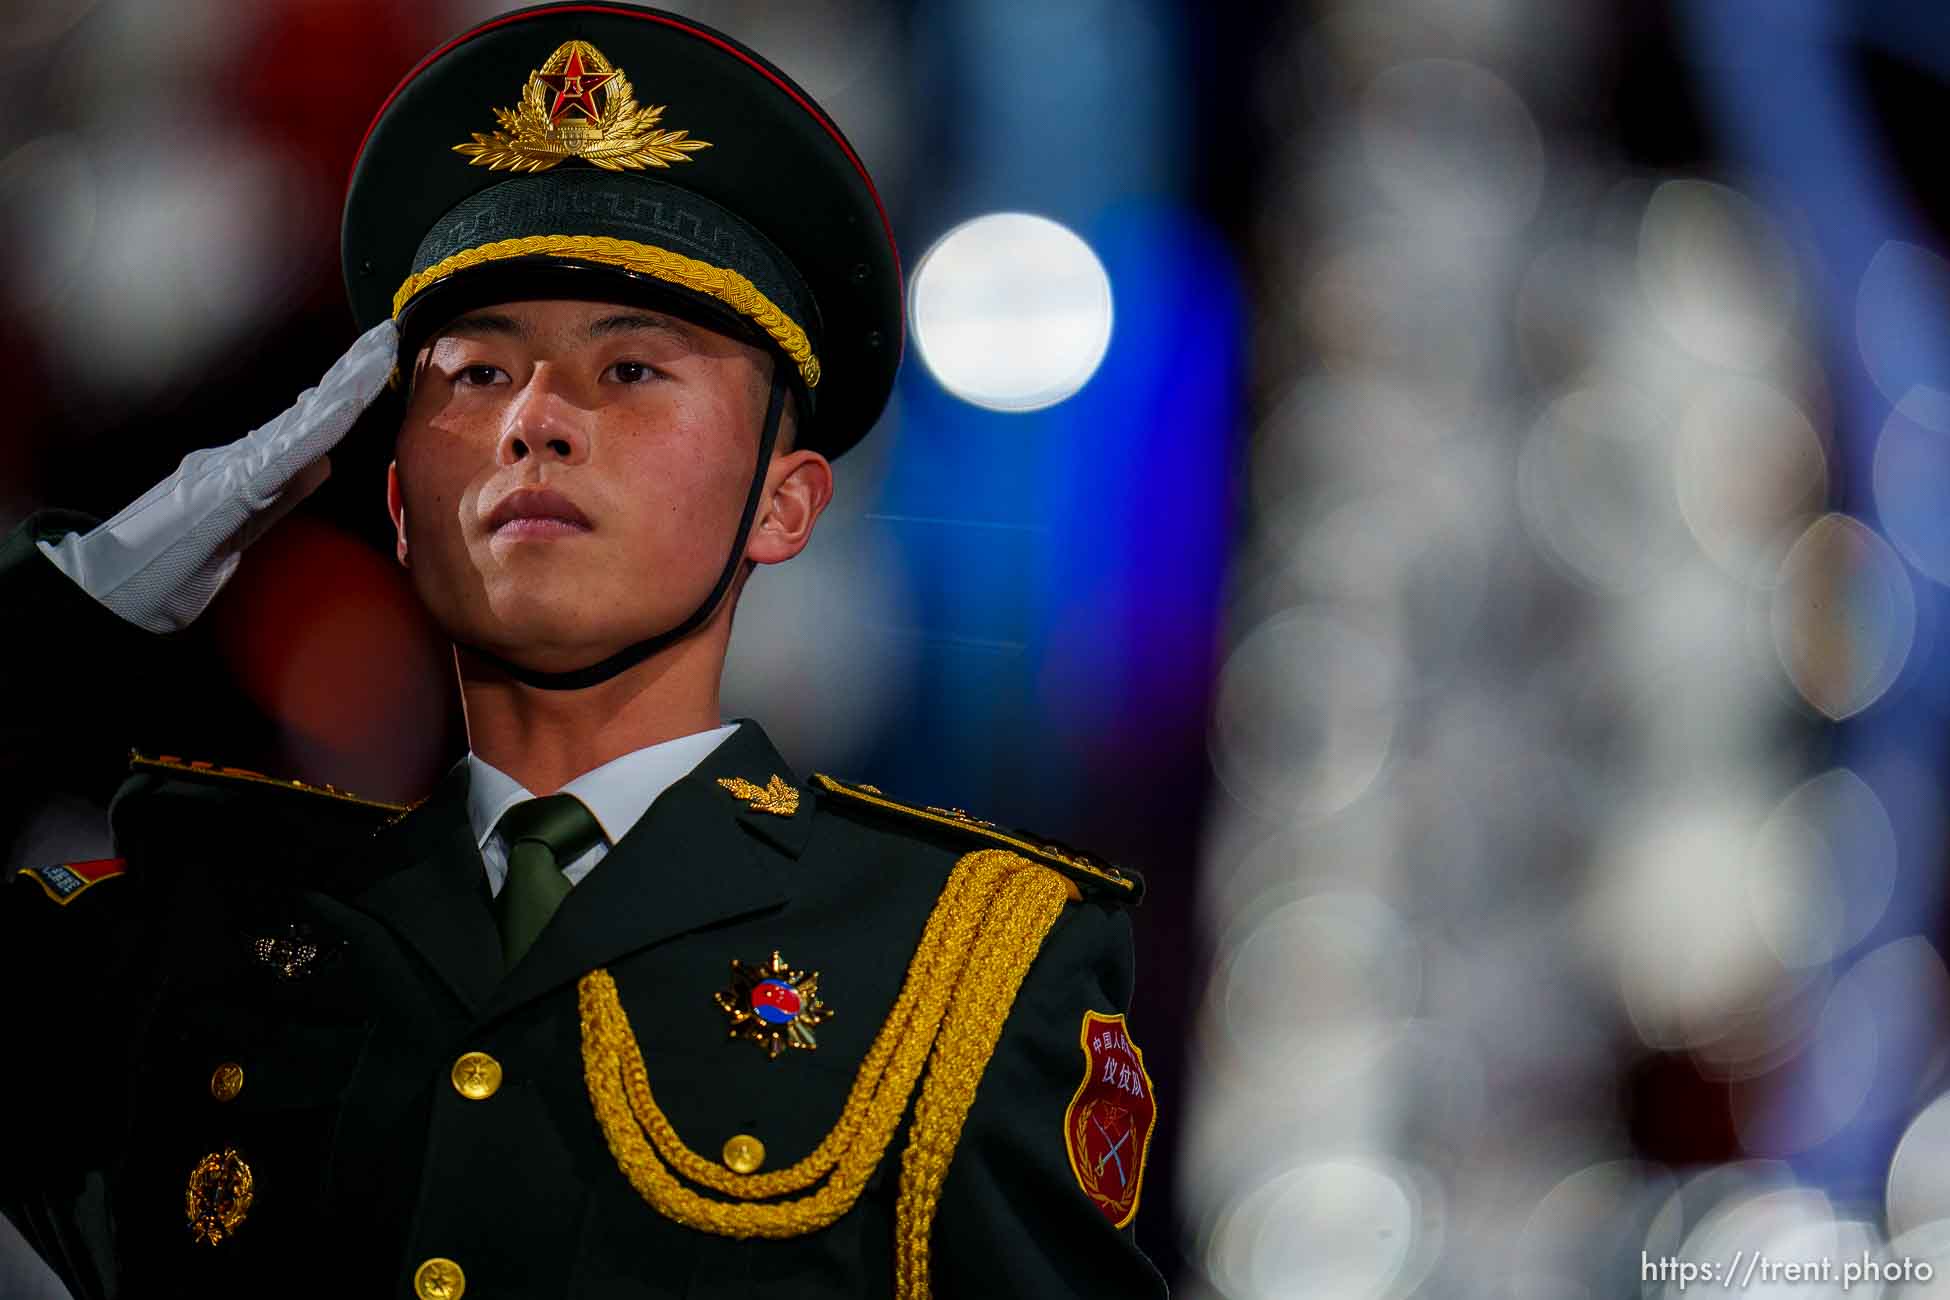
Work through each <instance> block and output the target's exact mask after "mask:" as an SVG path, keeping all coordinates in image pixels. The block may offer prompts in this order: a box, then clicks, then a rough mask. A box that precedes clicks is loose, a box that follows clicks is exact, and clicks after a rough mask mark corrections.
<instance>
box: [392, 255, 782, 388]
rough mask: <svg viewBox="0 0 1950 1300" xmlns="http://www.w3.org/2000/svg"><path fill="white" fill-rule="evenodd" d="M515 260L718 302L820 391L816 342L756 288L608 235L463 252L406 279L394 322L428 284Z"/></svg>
mask: <svg viewBox="0 0 1950 1300" xmlns="http://www.w3.org/2000/svg"><path fill="white" fill-rule="evenodd" d="M514 257H572V258H574V259H575V260H577V261H579V262H599V263H601V264H602V265H604V266H614V267H620V268H621V269H623V270H625V271H635V272H637V273H638V274H639V275H648V276H654V277H655V278H657V279H659V280H662V281H664V282H665V283H666V284H674V285H677V286H678V287H680V288H684V289H690V290H692V291H694V292H697V293H701V294H704V295H705V296H706V297H709V298H716V299H717V300H718V301H719V302H721V303H723V304H724V305H725V306H727V307H729V308H731V309H732V310H733V311H735V312H737V313H738V314H739V315H740V316H743V317H745V318H746V319H747V320H749V321H751V322H752V323H753V324H754V325H756V326H758V327H759V328H760V329H762V330H764V331H765V332H766V334H768V335H770V336H771V338H772V341H773V342H774V343H777V344H778V345H779V348H780V350H781V351H783V352H784V353H785V354H786V356H787V357H789V358H791V360H792V363H793V364H794V365H796V366H798V367H799V378H800V379H802V380H804V381H805V384H806V387H807V388H817V387H819V358H818V357H816V356H814V355H813V349H812V340H810V339H808V338H807V337H806V331H805V330H804V329H802V328H801V327H800V325H799V323H798V322H797V321H795V320H793V319H792V317H790V316H788V315H786V314H785V313H784V312H783V311H781V310H780V309H779V307H778V304H776V303H774V302H773V301H772V300H771V299H770V298H767V297H766V296H765V295H764V294H763V293H761V292H759V289H758V286H757V285H755V284H753V283H752V282H751V281H750V280H748V279H746V278H745V277H744V276H743V275H740V274H739V273H738V272H736V271H734V270H732V269H731V268H730V267H725V266H713V265H712V264H711V263H709V262H701V261H699V260H698V259H697V258H695V257H685V256H684V255H683V254H682V253H673V252H671V251H670V250H669V249H667V248H658V247H657V246H656V245H654V244H639V243H636V242H635V241H633V240H629V239H614V238H611V237H610V236H608V235H523V236H521V237H520V238H517V239H497V240H495V241H494V242H493V243H490V244H482V245H480V246H479V247H477V248H463V249H462V250H461V251H460V252H458V253H451V254H449V255H448V256H446V257H443V258H441V259H440V260H439V261H438V262H435V263H434V264H433V265H432V266H429V267H428V268H427V269H426V270H424V271H421V272H420V273H418V274H417V275H410V276H408V277H407V278H406V283H404V284H402V285H400V287H399V291H398V292H397V293H395V294H394V295H393V319H395V320H398V319H399V314H400V310H401V308H403V307H405V306H406V304H407V303H408V301H410V300H411V299H412V298H413V296H414V295H415V294H417V293H419V292H420V291H421V290H422V289H425V288H427V287H428V286H429V285H433V284H437V283H439V282H440V281H441V280H444V279H446V278H447V277H448V276H450V275H453V274H455V273H457V272H460V271H465V270H467V269H468V268H470V267H475V266H480V265H482V264H483V263H485V262H501V261H506V260H508V259H509V258H514Z"/></svg>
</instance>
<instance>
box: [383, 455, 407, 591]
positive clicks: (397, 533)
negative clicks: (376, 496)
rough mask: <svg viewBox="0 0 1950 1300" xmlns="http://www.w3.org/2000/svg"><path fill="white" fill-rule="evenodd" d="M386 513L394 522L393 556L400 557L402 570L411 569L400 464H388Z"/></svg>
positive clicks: (392, 462)
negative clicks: (400, 488) (400, 489)
mask: <svg viewBox="0 0 1950 1300" xmlns="http://www.w3.org/2000/svg"><path fill="white" fill-rule="evenodd" d="M386 513H387V514H388V515H389V516H391V518H392V521H393V554H394V555H396V556H398V557H399V564H400V567H401V568H402V569H405V568H410V567H411V566H410V565H408V564H407V562H406V502H405V500H404V499H403V498H402V497H401V496H400V491H399V462H398V461H396V460H394V461H388V462H386Z"/></svg>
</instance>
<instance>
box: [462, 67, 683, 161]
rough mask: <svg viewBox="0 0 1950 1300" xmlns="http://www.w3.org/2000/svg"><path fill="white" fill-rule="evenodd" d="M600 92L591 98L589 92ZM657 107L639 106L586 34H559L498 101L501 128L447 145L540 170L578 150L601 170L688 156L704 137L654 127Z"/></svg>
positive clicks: (480, 158)
mask: <svg viewBox="0 0 1950 1300" xmlns="http://www.w3.org/2000/svg"><path fill="white" fill-rule="evenodd" d="M597 91H601V92H602V94H603V102H602V106H601V107H600V108H598V107H597V106H596V92H597ZM663 115H664V107H663V105H661V104H652V105H650V106H649V107H647V108H645V107H640V106H639V105H638V104H637V102H636V92H635V91H634V90H632V89H631V87H630V79H629V78H628V77H626V76H624V75H623V69H621V68H618V67H614V66H612V65H611V64H610V61H609V60H608V59H606V58H604V57H603V54H602V51H601V50H598V49H597V48H596V47H595V46H593V45H591V44H590V43H589V42H588V41H565V42H563V43H562V44H561V45H559V46H557V47H556V49H555V52H554V53H553V54H551V55H549V56H548V58H547V59H545V60H543V62H542V66H541V67H540V68H538V69H536V70H535V71H534V72H531V73H529V74H528V87H527V89H526V90H525V91H524V92H523V94H522V97H521V103H520V104H519V105H517V106H516V107H514V108H497V109H495V110H494V120H495V121H497V122H499V123H500V124H501V129H500V130H499V131H495V132H493V133H492V134H484V133H482V132H479V131H476V132H474V138H473V139H472V140H469V141H467V142H466V143H465V144H457V145H455V146H454V152H455V153H459V154H466V155H467V157H468V158H469V159H470V160H471V161H472V164H473V165H474V166H476V167H486V168H487V169H488V170H490V171H497V172H501V171H512V172H545V171H547V170H548V169H549V168H551V167H553V166H555V165H556V164H557V163H560V162H563V161H565V160H567V159H570V158H580V159H582V160H583V161H584V162H587V163H593V164H595V165H596V166H598V167H601V168H603V169H604V170H606V171H612V172H620V171H642V170H643V169H644V168H645V167H668V166H670V165H671V164H672V163H681V162H689V161H690V160H691V159H690V155H691V154H693V153H695V152H696V151H697V150H699V149H709V148H710V147H711V143H710V141H708V140H693V139H691V133H690V132H689V131H660V130H658V129H657V123H658V122H659V121H660V120H661V119H662V118H663Z"/></svg>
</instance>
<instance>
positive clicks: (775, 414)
mask: <svg viewBox="0 0 1950 1300" xmlns="http://www.w3.org/2000/svg"><path fill="white" fill-rule="evenodd" d="M785 392H786V381H785V377H784V372H783V368H782V367H778V366H774V367H773V370H772V395H771V397H770V398H769V399H768V400H767V401H766V403H765V427H764V428H763V429H762V430H761V431H760V433H759V435H758V468H757V469H756V470H755V471H753V473H752V488H751V491H750V492H748V493H746V494H745V514H744V517H743V518H741V519H740V520H739V521H738V534H737V536H736V537H734V538H732V541H731V554H730V556H729V557H727V558H726V560H725V563H724V572H723V573H720V574H719V575H718V584H717V586H715V587H713V588H711V594H710V595H708V596H706V597H705V598H704V603H703V604H702V605H699V606H698V607H697V608H696V609H695V610H693V611H691V616H690V617H689V618H687V619H685V620H684V621H683V622H681V623H679V624H678V625H677V626H676V627H673V628H671V629H670V630H669V631H667V632H660V633H658V634H657V635H656V636H653V637H651V638H650V639H649V640H648V641H639V642H637V643H636V644H635V645H632V646H625V647H624V648H623V649H621V650H618V651H617V652H616V653H615V654H613V655H611V656H610V657H609V658H607V659H604V660H603V661H601V662H600V663H593V664H590V665H589V666H588V667H587V668H575V669H571V670H570V671H568V672H562V673H545V672H541V671H540V670H538V669H534V668H524V667H523V666H522V665H520V664H517V663H511V662H509V661H508V660H506V659H503V658H501V656H499V655H495V654H490V653H488V652H487V651H486V650H482V649H480V648H479V647H477V646H466V647H465V649H466V650H467V651H468V652H469V653H471V654H475V655H478V656H480V657H481V658H482V659H484V660H486V661H487V662H488V663H490V664H493V665H494V666H495V667H496V668H499V669H500V670H501V671H502V672H504V673H506V674H508V676H510V677H512V678H514V679H515V680H516V681H518V682H521V683H522V684H523V685H526V686H536V687H540V688H541V689H542V690H545V691H579V690H581V689H582V688H583V687H585V686H594V685H596V684H597V683H599V682H606V681H608V680H609V679H610V678H612V677H614V676H616V675H617V674H618V673H620V672H625V671H627V670H629V669H631V668H634V667H636V666H637V665H638V664H640V663H642V662H643V661H644V660H645V659H648V658H649V657H650V656H651V655H653V654H655V653H657V651H659V650H661V649H663V648H664V647H665V646H667V645H669V644H671V643H672V642H673V641H677V640H679V639H680V638H682V637H686V636H689V635H690V634H691V633H692V632H694V631H696V630H697V629H698V628H699V627H700V626H702V625H703V623H704V621H705V620H706V619H708V618H710V617H711V614H712V612H713V611H714V610H716V609H717V607H718V602H719V601H721V600H723V599H724V594H725V592H727V591H729V590H731V580H732V579H733V578H735V577H736V576H737V575H738V565H739V562H740V561H741V560H743V559H744V556H745V536H746V534H747V533H748V532H750V530H751V526H752V518H753V516H755V515H756V514H757V513H758V498H759V496H760V495H761V494H762V493H763V491H764V488H765V471H766V469H767V468H768V467H769V466H770V465H771V463H772V447H773V444H775V443H776V442H777V441H778V438H779V420H780V418H781V417H782V416H783V415H784V414H785Z"/></svg>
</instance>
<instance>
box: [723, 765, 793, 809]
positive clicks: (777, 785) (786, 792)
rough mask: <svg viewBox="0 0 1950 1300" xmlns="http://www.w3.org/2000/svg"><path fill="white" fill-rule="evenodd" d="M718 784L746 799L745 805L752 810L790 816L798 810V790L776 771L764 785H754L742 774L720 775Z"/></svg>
mask: <svg viewBox="0 0 1950 1300" xmlns="http://www.w3.org/2000/svg"><path fill="white" fill-rule="evenodd" d="M718 784H719V785H721V786H723V787H724V788H725V789H727V790H729V791H731V793H732V794H734V795H736V796H737V797H738V798H740V799H744V800H746V801H747V802H746V804H745V806H746V807H747V808H750V809H751V810H752V811H753V812H768V813H777V814H778V815H779V816H781V817H790V816H792V814H794V813H796V812H798V811H799V791H798V790H796V789H794V788H793V787H792V786H790V785H788V784H786V779H785V778H784V777H782V776H780V775H779V774H778V773H777V772H774V773H773V774H772V779H771V780H770V781H768V782H766V783H765V784H764V785H754V784H752V783H751V782H750V781H747V780H746V779H745V778H744V777H742V776H721V777H719V778H718Z"/></svg>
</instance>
